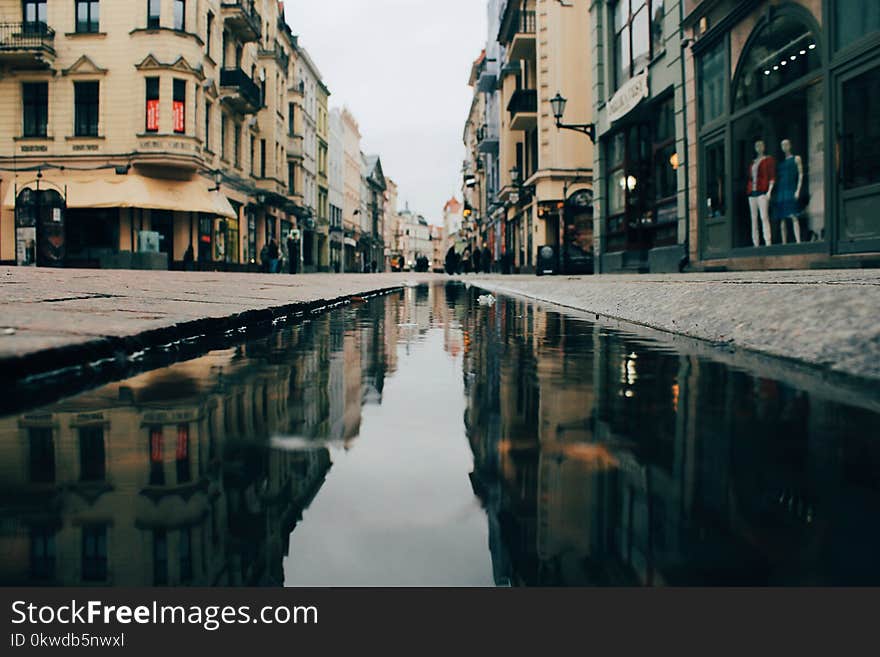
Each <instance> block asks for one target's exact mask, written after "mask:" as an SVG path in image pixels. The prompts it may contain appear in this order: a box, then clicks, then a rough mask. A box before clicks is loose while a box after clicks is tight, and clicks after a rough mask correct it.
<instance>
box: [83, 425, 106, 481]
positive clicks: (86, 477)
mask: <svg viewBox="0 0 880 657" xmlns="http://www.w3.org/2000/svg"><path fill="white" fill-rule="evenodd" d="M79 468H80V476H79V478H80V481H104V477H105V474H106V462H105V454H104V427H103V425H97V426H92V427H80V429H79Z"/></svg>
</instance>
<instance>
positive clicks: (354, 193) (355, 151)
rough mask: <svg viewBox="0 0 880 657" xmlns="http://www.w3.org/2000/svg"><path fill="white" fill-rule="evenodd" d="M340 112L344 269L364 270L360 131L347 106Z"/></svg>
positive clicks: (338, 110)
mask: <svg viewBox="0 0 880 657" xmlns="http://www.w3.org/2000/svg"><path fill="white" fill-rule="evenodd" d="M334 111H335V112H338V113H339V116H340V123H341V124H342V148H343V157H344V164H343V168H342V174H343V205H342V223H343V227H344V230H345V237H344V240H345V241H344V244H345V271H347V272H358V271H363V268H364V262H363V257H362V256H361V254H360V251H359V250H358V242H359V240H360V237H361V223H360V222H361V169H362V162H361V132H360V128H359V127H358V122H357V119H355V117H354V115H353V114H352V113H351V112H350V111H349V110H348V109H347V108H342V109H341V110H340V109H337V110H334Z"/></svg>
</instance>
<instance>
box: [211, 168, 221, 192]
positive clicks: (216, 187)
mask: <svg viewBox="0 0 880 657" xmlns="http://www.w3.org/2000/svg"><path fill="white" fill-rule="evenodd" d="M213 177H214V186H213V187H212V188H211V189H209V190H208V191H209V192H219V191H220V186H221V185H222V184H223V172H222V171H220V169H217V170H216V171H214V174H213Z"/></svg>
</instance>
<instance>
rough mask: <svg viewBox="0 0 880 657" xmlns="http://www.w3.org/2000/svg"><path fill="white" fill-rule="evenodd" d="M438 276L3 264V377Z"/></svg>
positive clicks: (0, 273)
mask: <svg viewBox="0 0 880 657" xmlns="http://www.w3.org/2000/svg"><path fill="white" fill-rule="evenodd" d="M434 277H435V275H432V274H351V275H329V274H316V275H308V276H290V275H284V274H276V275H263V274H229V273H190V272H187V273H182V272H154V271H150V272H146V271H110V270H71V269H36V268H24V267H21V268H19V267H0V308H2V313H0V375H2V378H12V379H14V378H17V377H16V372H12V371H10V370H13V369H17V368H18V369H26V370H27V373H36V372H40V371H47V370H49V369H52V368H53V367H54V366H55V365H57V366H58V367H64V366H68V365H71V364H74V363H75V362H77V360H89V359H95V358H106V357H108V356H111V355H117V356H118V354H119V353H120V352H123V353H125V352H129V353H131V352H132V351H134V350H137V348H138V347H139V346H154V345H157V344H164V343H167V342H171V341H173V340H175V339H180V338H186V337H192V336H197V335H201V334H205V333H210V332H213V333H216V332H218V331H223V330H228V329H230V328H237V327H238V326H240V325H242V324H244V323H249V322H253V321H260V320H271V319H272V317H273V316H277V315H281V314H290V312H291V311H292V310H295V309H296V307H298V306H300V305H301V304H317V305H321V304H322V303H323V302H325V301H331V300H338V299H342V298H346V297H351V296H356V295H363V294H368V293H371V292H377V291H380V290H383V289H387V288H393V287H399V286H401V285H404V284H406V283H407V282H410V281H412V282H415V281H426V280H431V279H432V278H434ZM436 278H440V277H439V276H436ZM126 339H127V340H128V342H125V340H126ZM121 341H122V342H121ZM36 361H40V362H36ZM53 361H54V362H53Z"/></svg>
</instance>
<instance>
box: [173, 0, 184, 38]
mask: <svg viewBox="0 0 880 657" xmlns="http://www.w3.org/2000/svg"><path fill="white" fill-rule="evenodd" d="M174 29H175V30H180V31H181V32H182V31H184V30H185V29H186V0H174Z"/></svg>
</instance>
